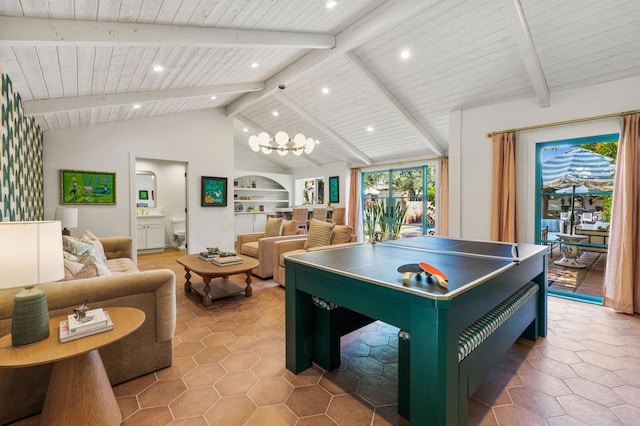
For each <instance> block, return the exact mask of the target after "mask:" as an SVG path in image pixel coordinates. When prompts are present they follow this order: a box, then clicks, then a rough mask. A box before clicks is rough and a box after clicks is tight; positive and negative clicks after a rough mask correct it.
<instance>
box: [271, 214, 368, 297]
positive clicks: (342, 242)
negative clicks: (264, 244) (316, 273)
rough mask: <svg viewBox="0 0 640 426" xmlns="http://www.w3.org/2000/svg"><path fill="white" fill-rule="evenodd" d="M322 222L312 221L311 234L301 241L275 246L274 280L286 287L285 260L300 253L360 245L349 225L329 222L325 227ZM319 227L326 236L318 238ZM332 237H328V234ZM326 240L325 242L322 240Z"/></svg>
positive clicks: (277, 243) (296, 240)
mask: <svg viewBox="0 0 640 426" xmlns="http://www.w3.org/2000/svg"><path fill="white" fill-rule="evenodd" d="M318 222H320V223H322V222H321V221H318V220H315V219H312V220H311V222H310V226H309V233H308V234H307V235H303V236H302V237H303V238H301V239H295V240H286V241H283V240H280V241H276V242H275V243H274V244H273V262H274V263H273V266H272V270H273V280H274V281H275V282H276V283H278V284H280V285H281V286H283V287H284V286H285V269H284V258H285V257H286V256H290V255H293V254H298V253H309V252H314V251H319V250H327V249H334V248H338V247H345V246H350V245H354V244H358V236H357V235H355V234H353V228H351V227H350V226H347V225H335V224H332V223H329V222H324V224H325V225H319V224H318ZM318 227H322V228H323V231H321V232H320V233H322V234H324V235H321V236H320V237H318V233H317V232H315V231H316V230H317V229H318ZM327 233H328V234H329V236H330V237H327V235H326V234H327ZM323 237H324V238H326V239H325V241H323V240H322V238H323Z"/></svg>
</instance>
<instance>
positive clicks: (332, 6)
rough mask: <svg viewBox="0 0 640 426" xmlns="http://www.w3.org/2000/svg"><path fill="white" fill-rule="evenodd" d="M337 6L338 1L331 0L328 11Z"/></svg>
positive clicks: (328, 3)
mask: <svg viewBox="0 0 640 426" xmlns="http://www.w3.org/2000/svg"><path fill="white" fill-rule="evenodd" d="M337 5H338V2H337V1H336V0H329V1H328V2H327V4H326V6H327V9H333V8H334V7H336V6H337Z"/></svg>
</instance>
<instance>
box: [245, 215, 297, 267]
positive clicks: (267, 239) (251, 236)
mask: <svg viewBox="0 0 640 426" xmlns="http://www.w3.org/2000/svg"><path fill="white" fill-rule="evenodd" d="M304 237H305V235H304V234H298V224H297V223H296V222H295V221H292V220H282V219H280V218H269V219H267V226H266V228H265V232H252V233H248V234H238V235H237V237H236V253H239V254H242V255H245V256H250V257H255V258H256V259H258V262H260V265H258V267H256V268H255V269H253V271H251V272H252V273H253V274H254V275H256V276H258V277H260V278H263V279H265V278H271V277H272V276H273V253H274V247H273V244H274V243H275V242H276V241H283V240H295V239H300V238H304Z"/></svg>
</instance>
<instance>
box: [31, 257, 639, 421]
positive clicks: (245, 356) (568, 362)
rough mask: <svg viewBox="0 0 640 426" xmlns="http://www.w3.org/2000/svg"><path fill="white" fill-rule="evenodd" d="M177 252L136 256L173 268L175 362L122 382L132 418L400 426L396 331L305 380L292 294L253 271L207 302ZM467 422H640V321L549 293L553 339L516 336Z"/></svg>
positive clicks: (119, 390)
mask: <svg viewBox="0 0 640 426" xmlns="http://www.w3.org/2000/svg"><path fill="white" fill-rule="evenodd" d="M175 257H176V254H175V253H173V252H168V253H165V254H162V255H145V256H140V257H139V266H140V268H141V269H154V268H158V267H169V268H171V269H173V270H174V271H175V272H176V276H177V287H178V291H177V307H178V321H177V329H176V337H175V341H174V345H175V352H174V364H173V366H172V367H170V368H167V369H164V370H161V371H158V372H156V373H153V374H148V375H146V376H143V377H140V378H138V379H135V380H132V381H130V382H127V383H124V384H121V385H118V386H116V387H115V388H114V391H115V393H116V396H117V398H118V403H119V405H120V409H121V411H122V413H123V418H124V423H123V424H125V425H270V426H271V425H336V424H337V425H350V426H359V425H394V424H398V417H397V414H396V413H397V405H396V383H397V352H396V344H397V335H396V333H397V329H395V328H394V327H391V326H388V325H386V324H383V323H374V324H371V325H369V326H367V327H365V328H363V329H361V330H358V331H356V332H354V333H351V334H349V335H348V336H345V338H344V340H343V342H342V354H343V359H342V361H343V362H342V366H341V368H340V369H339V370H337V371H333V372H324V371H322V370H320V369H316V368H311V369H309V370H307V371H305V372H304V373H302V374H299V375H297V376H296V375H293V374H291V373H290V372H288V371H287V370H286V369H285V366H284V365H285V363H284V289H282V288H280V287H278V286H276V285H274V283H273V281H261V280H259V279H257V278H256V279H255V280H254V283H255V284H256V285H255V288H254V293H253V296H252V297H251V298H244V297H242V296H239V297H234V298H230V299H226V300H219V301H216V302H214V304H213V306H211V307H209V308H206V309H205V308H202V307H200V306H199V305H198V304H197V303H195V302H194V300H192V299H191V298H190V297H187V296H186V295H185V293H184V291H183V290H182V289H183V284H184V272H183V271H182V270H181V269H180V268H179V267H178V266H179V265H177V264H175ZM238 282H239V283H240V282H241V280H240V279H239V280H238ZM34 419H37V416H36V417H34V418H32V419H30V420H31V421H34ZM23 423H24V424H28V422H23ZM469 424H470V425H519V426H520V425H598V426H600V425H640V316H637V315H636V316H629V315H622V314H617V313H615V312H613V311H611V310H610V309H607V308H603V307H601V306H596V305H591V304H583V303H578V302H573V301H568V300H563V299H558V298H553V297H552V298H550V299H549V335H548V337H547V338H546V339H539V340H538V341H537V342H535V343H533V342H529V341H526V340H519V341H518V342H516V344H515V345H514V346H513V348H512V349H511V350H510V351H509V353H507V354H506V356H504V357H503V358H502V359H501V360H500V361H499V363H498V365H497V366H496V368H494V369H493V370H492V371H491V372H490V373H489V374H488V375H487V377H486V379H485V381H484V382H483V383H482V385H481V386H480V387H479V388H478V390H477V391H476V393H475V394H474V395H473V398H472V399H471V401H470V415H469Z"/></svg>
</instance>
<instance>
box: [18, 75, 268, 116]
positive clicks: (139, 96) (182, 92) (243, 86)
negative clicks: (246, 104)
mask: <svg viewBox="0 0 640 426" xmlns="http://www.w3.org/2000/svg"><path fill="white" fill-rule="evenodd" d="M263 89H264V83H263V82H260V81H258V82H253V83H235V84H219V85H214V86H203V87H182V88H175V89H165V90H155V91H148V92H126V93H111V94H106V95H87V96H74V97H66V98H54V99H40V100H34V101H24V102H23V106H24V112H25V114H27V115H35V114H47V113H52V112H63V111H76V110H81V109H89V108H102V107H109V106H114V105H126V104H135V103H139V104H141V103H146V102H157V101H166V100H170V99H182V98H197V97H201V96H214V95H216V96H222V95H229V94H234V93H246V92H255V91H259V90H263Z"/></svg>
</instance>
